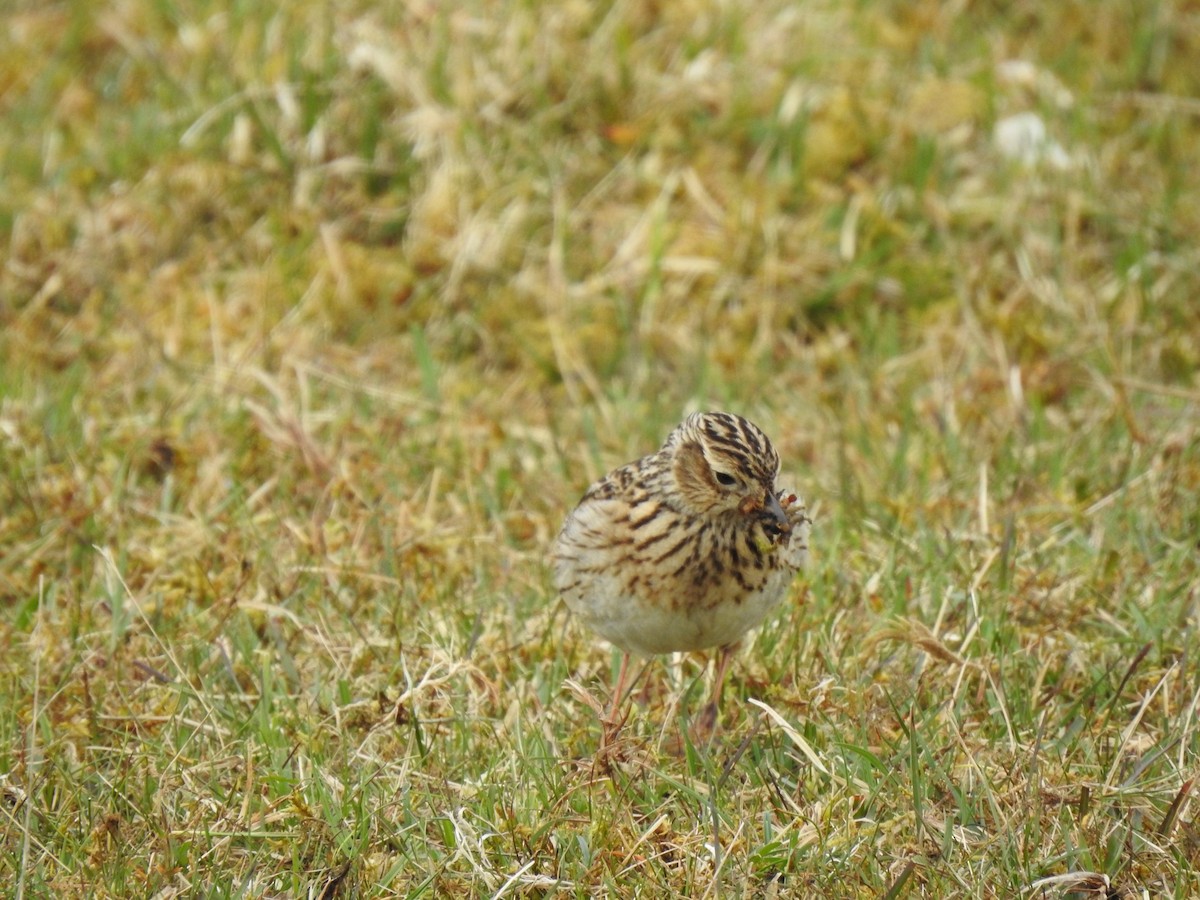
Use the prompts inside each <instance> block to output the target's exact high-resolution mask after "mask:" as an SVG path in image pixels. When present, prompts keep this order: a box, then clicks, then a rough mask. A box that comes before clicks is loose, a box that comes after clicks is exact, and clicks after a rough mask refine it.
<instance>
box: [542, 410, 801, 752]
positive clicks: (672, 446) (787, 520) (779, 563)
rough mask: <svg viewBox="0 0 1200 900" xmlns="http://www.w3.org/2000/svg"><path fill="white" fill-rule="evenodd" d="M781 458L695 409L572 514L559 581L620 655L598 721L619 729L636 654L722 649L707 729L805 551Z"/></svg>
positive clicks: (596, 487) (559, 556)
mask: <svg viewBox="0 0 1200 900" xmlns="http://www.w3.org/2000/svg"><path fill="white" fill-rule="evenodd" d="M778 475H779V455H778V454H777V453H776V452H775V448H774V447H773V446H771V441H770V440H769V439H768V438H767V436H766V435H765V434H764V433H763V432H762V429H760V428H759V427H758V426H756V425H754V424H753V423H752V422H749V421H747V420H746V419H743V418H742V417H741V416H737V415H733V414H731V413H724V412H708V413H695V414H693V415H690V416H688V417H687V419H685V420H684V421H683V423H682V424H680V425H679V426H678V427H677V428H675V430H674V431H672V432H671V434H670V435H669V436H668V437H667V440H666V443H664V444H663V445H662V447H661V448H660V449H659V450H658V451H657V452H655V453H651V454H650V455H648V456H643V457H642V458H641V459H639V460H637V461H636V462H632V463H629V464H628V465H624V466H621V467H620V468H617V469H614V470H613V471H611V472H609V473H608V474H607V475H605V476H604V477H603V478H601V479H600V480H599V481H597V482H596V483H595V484H593V485H592V486H591V487H590V488H588V490H587V492H586V493H585V494H584V495H583V499H582V500H580V501H579V505H578V506H576V507H575V509H574V510H573V511H572V512H571V513H570V515H568V516H567V518H566V521H565V522H564V523H563V526H562V530H561V531H560V532H559V535H558V539H557V541H556V542H555V545H554V551H553V567H554V582H555V586H556V587H557V588H558V590H559V592H560V593H561V594H562V596H563V599H564V600H565V601H566V603H567V606H568V607H569V608H570V609H571V611H572V612H574V613H575V614H576V615H577V616H579V618H580V619H582V620H583V621H584V622H585V623H586V624H587V625H588V626H589V627H590V628H592V629H593V630H594V631H596V632H597V633H598V634H599V635H600V636H601V637H603V638H605V639H607V640H608V641H611V642H612V643H613V644H615V645H616V646H617V647H618V648H620V649H621V650H622V651H623V656H622V658H621V667H620V670H619V672H618V675H617V684H616V686H615V687H614V689H613V694H612V701H611V704H610V707H609V710H608V713H607V715H606V717H605V719H604V726H605V733H604V734H605V742H606V743H607V742H608V741H610V740H611V739H612V738H614V737H615V736H616V734H617V732H618V731H619V729H620V726H621V723H622V721H623V720H622V719H621V718H619V715H618V714H619V711H620V706H621V703H622V695H623V693H624V691H625V687H626V685H625V682H626V680H627V676H628V671H629V662H630V656H631V655H637V656H642V657H649V656H654V655H657V654H661V653H672V652H675V651H690V650H703V649H705V648H708V647H718V648H720V649H719V652H718V654H717V659H716V673H715V677H714V682H713V693H712V697H711V700H710V702H709V704H708V705H707V707H706V708H705V717H704V719H703V720H702V721H705V722H706V723H707V727H708V729H709V730H710V731H711V727H712V725H714V724H715V721H716V714H717V709H718V707H719V704H720V699H721V690H722V687H723V684H724V680H725V672H726V669H727V668H728V666H729V660H730V656H731V654H732V652H733V650H734V649H736V645H737V641H738V640H739V639H740V638H741V637H742V635H744V634H745V633H746V632H747V631H749V630H750V629H751V628H754V627H755V626H757V625H758V624H760V623H761V622H762V620H763V619H764V618H765V617H766V615H767V613H769V612H770V611H771V609H772V608H773V607H774V606H775V605H776V604H777V603H779V602H780V600H782V599H783V597H784V595H785V594H786V593H787V589H788V586H789V584H790V583H791V581H792V577H793V576H794V575H795V573H796V572H797V571H798V570H799V569H800V568H802V567H803V565H804V562H805V559H806V557H807V555H808V534H809V527H810V525H811V520H810V519H809V517H808V515H807V511H806V510H805V507H804V504H803V503H802V502H801V501H799V500H798V499H797V498H796V496H795V495H794V494H792V493H791V492H790V491H788V490H780V489H778V488H777V487H776V484H775V480H776V478H777V477H778Z"/></svg>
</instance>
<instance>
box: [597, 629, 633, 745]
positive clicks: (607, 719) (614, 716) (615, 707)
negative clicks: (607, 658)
mask: <svg viewBox="0 0 1200 900" xmlns="http://www.w3.org/2000/svg"><path fill="white" fill-rule="evenodd" d="M628 677H629V653H627V652H622V653H621V668H620V669H618V670H617V683H616V685H614V687H613V693H612V701H611V703H609V706H608V713H607V715H605V716H604V718H603V719H602V720H601V722H602V724H603V725H604V735H603V738H602V739H601V746H606V745H608V744H611V743H612V742H613V741H615V740H616V738H617V735H618V734H619V733H620V731H621V726H622V725H624V724H625V719H626V718H627V716H622V715H621V714H620V713H621V700H622V699H623V697H624V695H625V681H626V679H627V678H628Z"/></svg>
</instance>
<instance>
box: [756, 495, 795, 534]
mask: <svg viewBox="0 0 1200 900" xmlns="http://www.w3.org/2000/svg"><path fill="white" fill-rule="evenodd" d="M763 517H764V518H766V519H768V520H769V527H770V528H772V529H774V530H775V531H777V532H778V533H779V534H787V533H788V532H790V531H791V530H792V523H791V520H789V519H788V517H787V513H786V512H784V511H783V507H782V506H780V505H779V500H778V499H777V498H776V496H775V495H774V494H770V493H768V494H767V502H766V503H765V504H763Z"/></svg>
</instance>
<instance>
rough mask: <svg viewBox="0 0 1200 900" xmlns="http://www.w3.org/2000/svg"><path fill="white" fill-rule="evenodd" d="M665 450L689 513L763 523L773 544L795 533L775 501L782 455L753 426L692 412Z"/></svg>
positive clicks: (732, 417)
mask: <svg viewBox="0 0 1200 900" xmlns="http://www.w3.org/2000/svg"><path fill="white" fill-rule="evenodd" d="M663 451H664V452H666V453H668V454H669V455H670V457H671V469H672V473H673V475H674V478H675V484H676V487H677V488H678V493H679V497H680V500H681V502H682V504H683V506H684V507H685V510H686V511H687V512H689V513H691V514H693V515H706V516H723V517H729V518H731V519H733V520H734V521H737V522H739V523H740V524H744V525H754V524H758V525H761V527H762V530H763V533H764V535H765V536H766V538H767V539H768V540H769V542H770V543H771V544H774V543H775V542H776V541H778V540H779V539H780V538H782V537H783V536H784V535H785V534H787V533H788V532H789V531H791V527H792V526H791V523H790V522H789V520H788V517H787V514H786V513H785V512H784V510H783V507H782V506H781V505H780V503H779V500H778V499H777V498H776V490H775V478H776V476H777V475H778V474H779V454H778V453H776V452H775V448H774V447H773V446H771V441H770V439H769V438H768V437H767V436H766V435H765V434H763V432H762V429H760V428H759V427H758V426H757V425H755V424H754V423H753V422H749V421H747V420H746V419H743V418H742V417H741V416H737V415H733V414H731V413H723V412H708V413H693V414H692V415H690V416H688V417H687V418H686V419H685V420H684V421H683V423H682V424H680V425H679V427H677V428H676V429H675V430H674V431H672V432H671V434H670V436H668V438H667V441H666V443H665V444H664V445H663Z"/></svg>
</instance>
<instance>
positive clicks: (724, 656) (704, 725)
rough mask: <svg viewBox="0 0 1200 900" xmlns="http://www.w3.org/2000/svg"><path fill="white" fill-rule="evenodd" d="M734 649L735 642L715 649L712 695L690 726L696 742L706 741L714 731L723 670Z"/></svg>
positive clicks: (723, 676) (718, 712)
mask: <svg viewBox="0 0 1200 900" xmlns="http://www.w3.org/2000/svg"><path fill="white" fill-rule="evenodd" d="M736 649H737V644H726V645H725V646H723V647H722V648H721V649H720V650H718V651H717V660H716V664H715V666H716V671H715V673H714V674H713V688H712V697H711V698H710V699H709V701H708V703H706V704H705V706H704V710H703V711H702V712H701V713H700V718H699V719H698V720H697V721H696V724H695V726H693V728H692V738H693V740H696V741H697V742H699V741H708V740H710V739H711V738H712V736H713V734H714V733H716V730H717V716H718V715H719V714H720V711H721V693H722V691H723V690H724V687H725V672H726V671H727V670H728V669H729V662H730V660H732V659H733V651H734V650H736Z"/></svg>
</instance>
